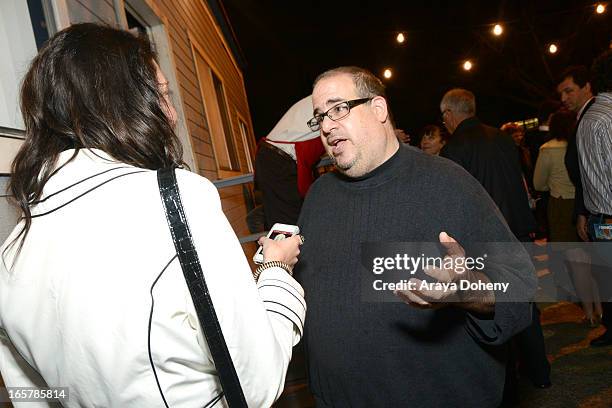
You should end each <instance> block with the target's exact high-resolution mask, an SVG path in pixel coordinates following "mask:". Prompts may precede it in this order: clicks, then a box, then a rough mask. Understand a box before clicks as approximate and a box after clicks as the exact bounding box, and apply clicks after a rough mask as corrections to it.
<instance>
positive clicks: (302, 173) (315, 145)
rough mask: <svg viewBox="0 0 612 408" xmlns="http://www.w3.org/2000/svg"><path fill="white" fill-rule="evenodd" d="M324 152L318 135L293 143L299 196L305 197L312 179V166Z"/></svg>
mask: <svg viewBox="0 0 612 408" xmlns="http://www.w3.org/2000/svg"><path fill="white" fill-rule="evenodd" d="M323 153H325V148H324V147H323V143H322V142H321V138H320V137H315V138H314V139H310V140H305V141H303V142H296V143H295V155H296V157H297V178H298V191H299V193H300V196H301V197H306V193H307V192H308V189H309V188H310V185H311V184H312V183H313V181H314V176H313V175H312V168H313V167H314V165H315V164H317V162H318V161H319V159H320V158H321V155H322V154H323Z"/></svg>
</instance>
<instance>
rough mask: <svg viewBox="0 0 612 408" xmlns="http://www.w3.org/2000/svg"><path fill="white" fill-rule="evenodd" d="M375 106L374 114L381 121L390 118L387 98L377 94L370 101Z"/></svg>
mask: <svg viewBox="0 0 612 408" xmlns="http://www.w3.org/2000/svg"><path fill="white" fill-rule="evenodd" d="M370 104H371V105H372V107H373V108H374V115H376V119H378V120H379V121H380V122H381V123H384V122H386V121H387V120H389V111H388V110H387V100H386V99H385V98H383V97H382V96H375V97H374V98H373V99H372V101H371V102H370Z"/></svg>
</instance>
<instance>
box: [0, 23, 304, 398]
mask: <svg viewBox="0 0 612 408" xmlns="http://www.w3.org/2000/svg"><path fill="white" fill-rule="evenodd" d="M21 108H22V113H23V116H24V122H25V124H26V139H25V142H24V144H23V147H22V149H21V150H20V152H19V153H18V155H17V157H16V158H15V161H14V163H13V175H12V180H11V185H10V193H11V194H12V196H13V197H14V199H15V202H16V204H17V205H18V206H19V208H20V210H21V211H22V213H23V218H22V220H21V222H20V223H19V225H17V227H16V228H15V230H14V231H13V233H12V234H11V235H10V236H9V237H8V239H7V241H6V242H5V243H4V245H2V247H1V248H0V253H1V255H2V262H0V371H1V373H2V377H3V379H4V382H5V384H6V386H8V387H38V388H42V387H67V391H68V392H69V398H68V399H67V400H64V401H63V404H64V406H67V407H94V406H95V407H164V406H170V407H204V406H206V407H210V406H224V405H225V404H226V403H225V400H224V398H223V394H222V390H221V386H220V383H219V379H218V376H217V373H216V371H215V367H214V364H213V363H212V360H211V356H210V352H209V350H208V346H207V344H206V341H205V340H204V338H203V335H202V331H201V329H200V326H199V323H198V319H197V317H196V314H195V311H194V305H193V302H192V300H191V296H190V294H189V291H188V289H187V285H186V283H185V280H184V278H183V273H182V271H181V267H180V264H179V262H178V260H177V257H176V251H175V249H174V246H173V242H172V237H171V235H170V232H169V230H168V224H167V221H166V218H165V215H164V210H163V207H162V202H161V199H160V196H159V191H158V185H157V178H156V170H157V169H160V168H166V167H169V166H172V165H181V164H182V160H181V157H182V152H181V148H180V144H179V142H178V139H177V138H176V136H175V134H174V131H173V128H174V122H175V121H176V113H175V112H174V109H173V108H172V105H171V102H170V100H169V98H168V95H167V81H166V80H165V78H164V76H163V74H162V73H161V72H160V70H159V67H158V66H157V64H156V62H155V54H154V52H153V51H152V49H151V46H150V44H149V43H148V42H147V41H146V40H145V39H143V38H137V37H135V36H133V35H132V34H130V33H128V32H126V31H120V30H115V29H113V28H109V27H104V26H99V25H94V24H78V25H74V26H71V27H69V28H67V29H65V30H63V31H61V32H59V33H58V34H57V35H55V36H54V37H53V38H51V39H50V40H49V42H48V43H47V44H46V45H45V46H44V47H43V48H42V49H41V50H40V53H39V54H38V56H37V57H36V58H35V59H34V61H33V62H32V65H31V67H30V69H29V71H28V73H27V74H26V76H25V79H24V83H23V87H22V91H21ZM176 175H177V179H178V185H179V189H180V192H181V195H182V200H183V206H184V208H185V212H186V217H187V220H188V223H189V226H190V228H191V232H192V235H193V241H194V244H195V247H196V249H197V252H198V255H199V259H200V262H201V265H202V269H203V271H204V276H205V279H206V281H207V284H208V288H209V291H210V293H211V297H212V301H213V303H214V305H215V308H216V311H217V315H218V318H219V321H220V325H221V328H222V330H223V333H224V336H225V340H226V342H227V346H228V349H229V352H230V354H231V356H232V359H233V362H234V365H235V367H236V372H237V374H238V377H239V379H240V382H241V385H242V388H243V390H244V394H245V397H246V400H247V402H248V404H249V406H252V407H266V406H270V405H271V404H272V403H273V402H274V401H275V400H276V399H277V398H278V397H279V395H280V394H281V392H282V390H283V385H284V378H285V372H286V369H287V365H288V363H289V360H290V358H291V350H292V346H293V345H295V344H296V343H297V342H298V341H299V340H300V337H301V334H302V330H303V322H304V316H305V310H306V305H305V303H304V298H303V290H302V288H301V287H300V285H299V284H298V283H297V282H296V281H295V280H294V279H293V278H292V277H291V275H290V273H288V272H290V271H291V267H292V266H293V265H294V264H295V263H296V262H297V255H298V254H299V249H298V243H299V238H298V237H295V238H292V239H288V240H285V241H283V242H273V241H271V240H267V239H266V240H264V241H263V244H264V260H265V261H266V262H268V261H279V262H280V263H277V265H278V264H280V265H282V267H276V266H274V267H267V268H265V269H264V270H263V272H262V273H261V275H260V277H259V280H258V282H257V283H256V282H255V281H254V279H253V276H252V274H251V270H250V267H249V265H248V263H247V260H246V259H245V256H244V254H243V252H242V249H241V247H240V244H239V242H238V240H237V238H236V236H235V234H234V233H233V231H232V229H231V227H230V225H229V223H228V221H227V219H226V218H225V216H224V214H223V212H222V210H221V205H220V200H219V195H218V193H217V191H216V189H215V187H214V186H213V185H212V184H211V183H210V182H209V181H208V180H206V179H204V178H202V177H200V176H198V175H196V174H194V173H191V172H189V171H186V170H180V169H179V170H177V171H176ZM265 265H269V264H265ZM14 404H15V405H16V406H20V404H19V402H17V401H16V402H14ZM37 405H38V406H48V405H47V403H43V402H40V403H39V404H34V403H27V404H24V406H26V407H34V406H37Z"/></svg>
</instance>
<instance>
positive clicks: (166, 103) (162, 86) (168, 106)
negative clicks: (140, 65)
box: [155, 64, 178, 127]
mask: <svg viewBox="0 0 612 408" xmlns="http://www.w3.org/2000/svg"><path fill="white" fill-rule="evenodd" d="M155 69H156V73H157V83H158V86H159V91H160V92H161V94H162V95H163V97H164V100H163V101H161V102H162V103H161V108H162V110H163V111H164V113H165V114H166V117H167V118H168V121H169V122H170V124H171V125H172V126H173V127H174V126H176V122H177V120H178V114H177V113H176V109H174V104H173V103H172V100H171V99H170V94H169V89H168V80H167V79H166V76H165V75H164V73H163V72H162V71H161V69H160V68H159V66H158V65H157V64H155Z"/></svg>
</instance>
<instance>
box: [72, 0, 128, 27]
mask: <svg viewBox="0 0 612 408" xmlns="http://www.w3.org/2000/svg"><path fill="white" fill-rule="evenodd" d="M66 5H67V7H68V15H69V16H70V22H71V23H72V24H75V23H107V24H110V25H113V26H114V25H116V24H117V19H116V17H115V10H114V8H113V3H112V1H106V0H66Z"/></svg>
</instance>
